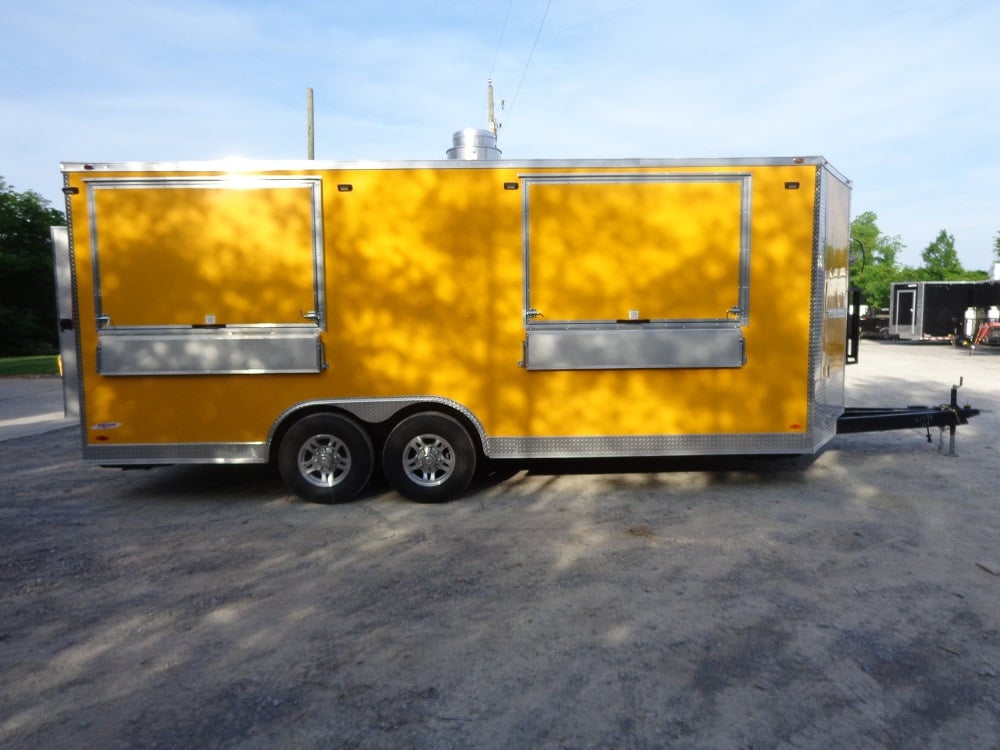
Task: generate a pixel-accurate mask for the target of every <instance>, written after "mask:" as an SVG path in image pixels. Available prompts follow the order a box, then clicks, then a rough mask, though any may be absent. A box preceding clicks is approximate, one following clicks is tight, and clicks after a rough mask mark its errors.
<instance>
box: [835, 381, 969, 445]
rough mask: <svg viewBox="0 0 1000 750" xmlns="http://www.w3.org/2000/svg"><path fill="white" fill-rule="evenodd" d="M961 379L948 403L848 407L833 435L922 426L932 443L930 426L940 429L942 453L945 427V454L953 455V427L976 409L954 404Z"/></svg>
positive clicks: (964, 421)
mask: <svg viewBox="0 0 1000 750" xmlns="http://www.w3.org/2000/svg"><path fill="white" fill-rule="evenodd" d="M963 380H964V379H963ZM963 380H959V382H958V385H953V386H952V387H951V400H950V401H949V403H947V404H942V405H940V406H904V407H898V408H892V407H879V406H875V407H863V406H849V407H847V408H845V409H844V413H843V414H842V415H841V416H840V418H839V419H838V420H837V434H838V435H847V434H851V433H856V432H884V431H887V430H907V429H912V428H924V429H926V430H927V442H928V443H930V442H932V441H931V427H937V428H939V429H940V431H941V442H940V444H939V450H941V451H942V452H943V450H944V429H945V427H947V428H948V431H949V441H948V455H949V456H954V455H956V453H955V431H956V428H957V427H958V425H960V424H968V423H969V420H970V419H971V418H972V417H975V416H977V415H978V414H979V409H973V408H972V407H971V406H969V405H968V404H966V405H965V406H959V405H958V389H959V388H960V387H961V385H962V382H963Z"/></svg>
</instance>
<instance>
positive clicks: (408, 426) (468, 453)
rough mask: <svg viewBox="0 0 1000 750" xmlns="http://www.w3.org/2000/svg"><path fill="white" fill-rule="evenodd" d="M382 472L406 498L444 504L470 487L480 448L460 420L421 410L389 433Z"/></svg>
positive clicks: (383, 453) (384, 450)
mask: <svg viewBox="0 0 1000 750" xmlns="http://www.w3.org/2000/svg"><path fill="white" fill-rule="evenodd" d="M382 471H383V473H384V474H385V478H386V481H388V482H389V484H390V485H391V486H392V488H393V489H394V490H396V492H398V493H399V494H401V495H403V496H404V497H408V498H410V499H411V500H415V501H417V502H418V503H443V502H445V501H447V500H451V499H452V498H454V497H457V496H458V495H460V494H462V492H464V491H465V489H466V488H467V487H468V486H469V482H470V481H471V480H472V476H473V474H475V473H476V447H475V444H474V443H473V441H472V438H471V437H470V436H469V433H468V431H467V430H466V429H465V428H464V427H463V426H462V425H461V423H460V422H459V421H458V420H457V419H455V418H453V417H449V416H448V415H447V414H440V413H438V412H421V413H420V414H414V415H412V416H409V417H407V418H406V419H404V420H403V421H402V422H400V423H399V424H397V425H396V426H395V427H393V429H392V432H390V433H389V437H388V438H387V439H386V441H385V447H384V449H383V450H382Z"/></svg>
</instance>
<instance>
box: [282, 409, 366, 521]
mask: <svg viewBox="0 0 1000 750" xmlns="http://www.w3.org/2000/svg"><path fill="white" fill-rule="evenodd" d="M374 464H375V449H374V448H373V447H372V441H371V438H370V437H369V436H368V433H367V432H365V430H364V429H363V428H362V427H361V426H360V425H359V424H358V423H357V422H355V421H354V420H353V419H350V418H349V417H345V416H342V415H340V414H313V415H311V416H308V417H304V418H302V419H300V420H299V421H298V422H296V423H295V424H294V425H292V427H291V428H290V429H289V430H288V432H287V433H286V434H285V437H284V438H283V439H282V441H281V445H280V447H279V448H278V470H279V471H280V472H281V478H282V479H283V480H284V482H285V486H287V487H288V489H290V490H291V491H292V492H294V493H295V494H296V495H298V496H299V497H301V498H302V499H303V500H309V501H311V502H314V503H346V502H347V501H348V500H351V499H352V498H354V496H355V495H357V494H358V493H359V492H361V490H363V489H364V488H365V485H367V484H368V480H369V479H371V475H372V467H373V466H374Z"/></svg>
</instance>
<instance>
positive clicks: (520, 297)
mask: <svg viewBox="0 0 1000 750" xmlns="http://www.w3.org/2000/svg"><path fill="white" fill-rule="evenodd" d="M62 172H63V176H64V192H65V194H66V201H67V209H68V227H67V230H65V231H59V230H56V231H55V234H54V236H55V239H56V244H57V261H58V262H57V265H60V264H65V265H66V266H67V267H68V268H67V269H66V271H67V272H65V273H64V274H63V276H62V277H60V278H62V279H63V280H62V281H61V285H62V287H63V290H64V292H65V294H66V295H70V291H71V292H72V294H71V295H70V296H71V303H70V304H71V310H72V311H71V313H68V314H67V315H66V316H65V317H63V318H62V323H61V326H62V329H63V338H64V342H65V346H64V358H65V361H66V362H67V363H68V365H67V375H68V376H69V377H68V378H67V380H68V381H70V382H71V383H75V384H76V386H77V388H76V389H75V390H76V391H78V398H79V413H80V415H81V423H82V426H83V431H82V432H83V457H84V460H85V461H88V462H93V463H97V464H102V465H122V466H125V465H152V464H165V463H241V462H267V461H275V462H277V464H278V466H279V467H280V470H281V473H282V476H283V477H284V479H285V481H286V482H287V484H288V486H289V487H290V489H292V490H293V491H294V492H296V493H298V494H299V495H301V496H302V497H305V498H308V499H312V500H317V501H321V502H335V501H341V500H346V499H349V498H350V497H352V496H354V495H355V494H356V493H358V492H359V491H360V490H361V489H362V488H363V487H364V486H365V485H366V484H367V482H368V480H369V478H370V476H371V473H372V471H373V468H374V467H375V466H376V465H378V464H381V467H382V470H383V471H384V473H385V476H386V477H387V479H388V480H389V482H390V483H391V484H392V486H393V487H395V488H396V489H397V490H398V491H400V492H401V493H403V494H405V495H407V496H409V497H412V498H414V499H417V500H423V501H436V500H443V499H446V498H449V497H452V496H454V495H456V494H458V493H460V492H462V491H463V490H464V489H465V488H466V486H467V485H468V482H469V480H470V478H471V477H472V476H473V473H474V471H475V468H476V465H477V462H480V461H482V460H483V459H484V458H492V459H513V458H519V459H523V458H538V457H589V456H594V457H596V456H609V457H615V456H663V455H694V454H759V453H766V454H776V453H785V454H801V453H812V452H815V451H817V450H819V449H820V448H821V447H822V446H823V445H824V444H825V443H826V442H827V441H829V440H830V439H831V438H832V437H833V436H834V435H835V434H836V433H837V424H838V419H839V418H840V417H841V414H842V413H843V411H844V366H845V342H846V339H847V322H848V269H847V266H848V244H849V224H850V182H849V181H848V180H846V179H845V178H844V177H842V176H841V175H840V174H838V172H837V171H836V170H835V169H833V168H832V167H831V166H830V165H829V164H828V163H827V162H826V161H825V160H824V159H822V158H819V157H805V158H772V159H726V160H694V159H683V160H659V159H656V160H653V159H650V160H645V159H637V160H614V161H611V160H601V161H593V160H586V161H583V160H576V161H550V160H545V161H471V162H463V161H434V162H391V163H375V162H370V163H369V162H361V163H346V162H316V161H308V162H280V163H277V162H252V163H221V162H219V163H216V162H205V163H186V162H183V163H141V164H135V163H119V164H114V163H103V164H96V163H95V164H83V163H67V164H64V165H63V167H62Z"/></svg>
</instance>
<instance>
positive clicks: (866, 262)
mask: <svg viewBox="0 0 1000 750" xmlns="http://www.w3.org/2000/svg"><path fill="white" fill-rule="evenodd" d="M877 221H878V216H877V215H876V214H875V213H874V212H873V211H865V212H864V213H863V214H861V215H859V216H857V217H856V218H855V219H854V221H852V222H851V242H852V245H853V247H854V248H855V252H854V253H853V263H852V265H851V283H852V284H853V285H854V286H857V287H859V288H860V289H861V295H862V298H863V299H864V303H865V304H866V305H868V306H869V307H872V308H876V309H877V308H881V307H888V306H889V292H890V287H891V285H892V282H893V281H899V274H900V267H899V261H898V260H897V258H898V256H899V253H900V251H901V250H902V249H903V243H902V242H901V241H900V239H899V237H898V236H896V237H888V236H886V235H884V234H882V232H881V231H880V230H879V228H878V224H877V223H876V222H877Z"/></svg>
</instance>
